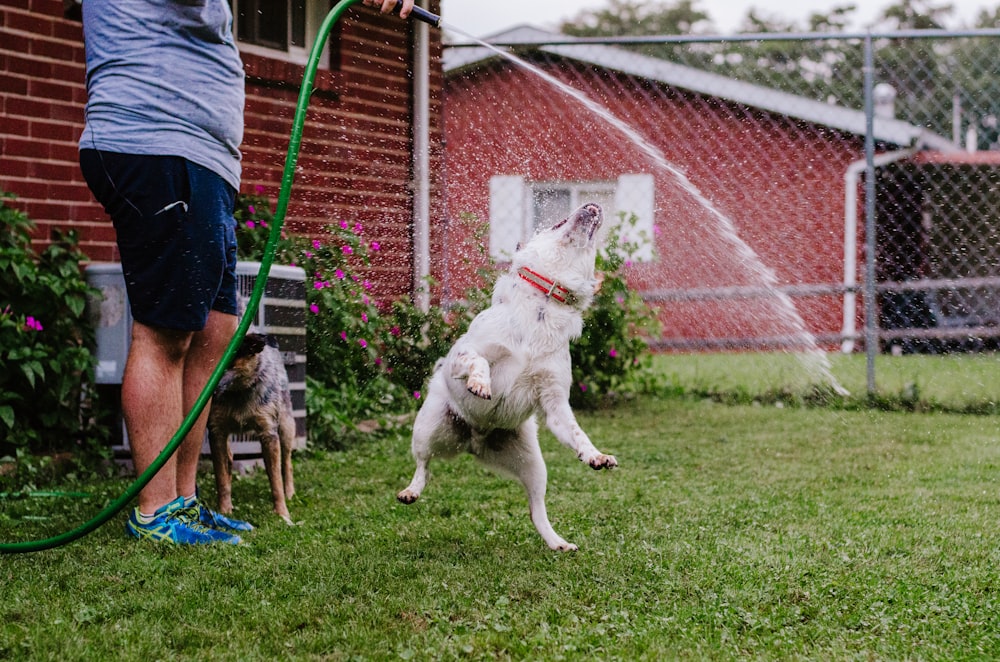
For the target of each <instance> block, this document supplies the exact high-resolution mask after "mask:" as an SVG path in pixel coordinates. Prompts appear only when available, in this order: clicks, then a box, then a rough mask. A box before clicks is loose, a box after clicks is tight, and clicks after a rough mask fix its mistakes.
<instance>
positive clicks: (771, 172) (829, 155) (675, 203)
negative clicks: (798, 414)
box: [439, 62, 863, 341]
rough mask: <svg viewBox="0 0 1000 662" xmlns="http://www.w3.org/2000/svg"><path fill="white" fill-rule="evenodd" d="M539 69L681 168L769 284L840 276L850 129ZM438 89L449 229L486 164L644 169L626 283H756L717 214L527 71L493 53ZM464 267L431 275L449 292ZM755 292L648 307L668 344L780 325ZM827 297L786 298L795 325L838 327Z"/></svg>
mask: <svg viewBox="0 0 1000 662" xmlns="http://www.w3.org/2000/svg"><path fill="white" fill-rule="evenodd" d="M546 70H547V72H548V73H550V74H552V75H553V76H556V77H559V78H561V79H563V80H565V81H567V82H568V83H569V84H570V85H571V86H572V87H574V88H575V89H578V90H580V91H582V92H584V93H585V94H586V95H587V96H589V97H590V98H592V99H595V100H597V101H598V102H599V103H600V104H601V105H602V106H605V107H606V108H607V109H608V110H610V111H611V112H612V113H613V114H614V115H615V116H617V117H619V118H624V119H626V120H627V124H628V125H629V126H630V127H631V128H632V129H634V130H635V131H636V132H638V133H639V134H641V135H642V136H644V137H646V139H647V140H648V141H649V142H650V143H651V144H652V145H654V146H655V147H656V148H657V149H659V150H660V151H661V152H662V153H663V155H664V156H665V158H666V160H667V161H668V162H669V163H670V164H672V165H674V166H677V167H678V168H679V169H680V170H682V171H683V172H684V173H686V175H687V177H688V178H689V179H690V181H691V182H693V183H694V184H695V185H696V186H697V188H698V189H700V191H701V192H702V194H704V196H705V197H706V198H708V199H709V200H711V201H712V202H713V203H714V205H715V206H716V208H717V210H718V211H719V212H720V213H721V214H722V216H724V217H725V218H726V219H729V220H730V221H731V222H732V224H733V227H734V228H735V230H736V231H737V234H738V236H739V237H740V239H741V240H742V241H744V242H746V244H747V245H748V246H749V247H750V248H751V249H752V250H753V251H754V252H755V253H756V254H757V255H759V257H760V260H761V262H762V263H763V265H766V268H769V269H771V270H773V273H774V278H775V280H776V282H777V283H778V284H779V285H793V284H837V283H840V282H842V280H843V238H844V183H843V182H844V179H843V176H844V172H845V171H846V169H847V167H848V165H849V164H850V163H851V162H852V161H855V160H856V159H858V158H860V157H861V156H862V154H863V152H862V148H863V139H862V138H861V137H858V136H849V135H844V134H841V133H838V132H836V131H832V130H830V129H828V128H826V127H822V126H817V125H811V124H806V123H801V122H796V121H794V120H791V119H789V118H787V117H784V116H781V115H777V114H773V113H764V112H759V111H756V110H754V109H749V108H745V107H739V106H736V105H734V104H730V103H725V102H722V101H720V100H718V99H714V98H710V97H703V96H699V95H695V94H691V93H687V92H684V91H682V90H676V89H670V88H667V87H665V86H661V85H656V84H651V83H648V82H643V81H636V80H633V79H631V78H628V77H625V76H620V75H617V74H613V73H608V72H602V73H600V74H595V73H594V72H593V71H592V70H590V69H583V68H578V67H576V66H574V65H573V64H572V63H566V62H561V63H559V66H558V67H555V66H546ZM445 94H446V104H445V108H444V112H445V137H446V140H447V145H448V152H447V158H446V168H447V174H446V182H447V199H448V222H449V227H451V228H453V234H458V233H461V232H462V230H461V227H462V224H461V223H460V222H459V221H458V218H459V215H460V214H462V213H463V212H470V213H472V214H474V215H476V217H478V218H479V219H481V220H486V219H488V217H489V180H490V177H491V176H493V175H514V174H517V175H523V176H524V177H525V178H526V179H528V180H535V181H546V180H579V181H595V180H614V179H615V178H617V176H618V175H620V174H622V173H635V172H649V173H652V174H654V176H655V180H656V191H655V195H656V225H657V230H658V233H657V236H656V239H655V245H656V251H657V253H658V258H657V259H656V260H655V261H654V262H652V263H649V264H645V265H642V266H637V267H634V268H632V269H631V270H630V272H629V281H630V284H631V285H632V286H634V287H635V288H637V289H638V290H639V291H641V292H643V293H645V294H647V295H655V294H656V293H657V292H662V291H664V290H672V291H674V292H676V290H678V289H680V288H712V287H729V286H741V285H754V284H757V283H760V282H761V278H760V274H759V273H757V269H756V268H755V266H754V265H751V264H750V263H749V262H748V261H747V260H746V259H744V258H743V256H741V255H740V254H739V251H740V250H741V249H740V248H739V247H738V246H735V245H732V244H730V243H729V242H727V240H726V239H725V238H724V234H725V233H722V232H720V230H719V228H720V219H719V218H718V217H717V216H715V215H714V214H712V213H710V212H709V211H707V210H706V209H705V208H703V207H702V206H701V205H699V204H698V203H697V202H696V201H695V200H694V198H693V197H692V196H691V195H690V194H689V193H687V192H685V191H684V190H683V189H682V187H681V186H679V185H678V182H677V180H676V179H675V177H674V176H673V175H671V174H670V173H669V172H668V171H666V170H664V169H663V168H660V167H657V166H654V165H653V162H652V161H651V159H650V158H649V156H647V154H646V153H645V152H644V151H643V150H641V149H639V148H637V147H636V146H635V145H634V144H633V143H632V142H631V141H630V140H629V139H627V138H626V137H625V135H624V134H623V133H622V132H621V131H619V130H618V129H616V128H614V127H613V126H612V125H611V124H609V123H608V122H605V121H602V120H597V119H596V118H595V116H593V115H592V113H590V112H589V111H587V110H585V109H583V107H582V106H580V105H579V104H577V102H575V101H572V100H570V99H568V98H567V97H565V96H564V95H562V94H561V93H559V92H557V91H556V90H555V89H554V88H552V87H551V85H549V84H548V83H546V82H545V81H543V80H542V79H540V78H539V77H537V76H535V75H534V74H532V73H530V72H526V71H524V70H522V69H520V68H515V67H512V66H507V65H505V64H500V65H497V64H494V65H491V66H488V67H485V68H482V69H479V70H477V71H475V72H473V73H468V74H465V75H462V76H449V78H448V80H447V83H446V91H445ZM722 222H724V221H722ZM860 241H862V240H860V239H859V242H860ZM461 243H462V242H461V241H459V240H457V239H452V241H451V242H450V244H451V245H452V246H455V247H458V246H460V245H461ZM465 254H466V255H468V254H470V253H469V251H468V250H467V249H465ZM859 257H860V256H859ZM447 263H448V264H449V265H454V264H455V263H456V259H454V258H452V259H449V260H447ZM477 264H478V265H481V264H482V261H478V262H477ZM473 268H474V267H473V265H470V266H468V267H467V268H465V269H464V270H459V269H455V268H454V266H453V267H452V268H451V270H450V272H449V273H448V274H447V275H445V274H441V275H440V276H439V277H446V276H447V277H450V278H452V280H453V284H452V286H451V287H450V291H452V292H462V291H463V289H464V286H465V285H467V284H468V283H471V282H472V281H471V280H470V275H471V273H472V270H473ZM768 301H769V302H765V303H763V304H762V303H761V300H759V299H748V300H745V301H719V300H704V301H676V300H675V301H670V302H668V303H665V304H663V307H662V321H663V323H664V329H663V336H664V338H665V339H668V340H673V341H684V340H695V339H720V338H740V337H757V338H769V337H773V338H778V337H782V336H787V335H788V333H789V332H790V331H791V329H790V328H789V326H788V324H787V323H786V322H785V321H782V320H781V319H780V315H778V314H767V313H765V314H763V315H762V314H761V306H762V305H764V306H772V307H773V306H774V305H775V304H774V301H773V300H770V299H769V300H768ZM841 303H842V297H841V296H833V295H829V296H819V297H810V298H800V299H796V306H797V308H798V311H799V313H800V314H801V315H802V317H803V318H804V319H805V322H806V326H807V328H808V330H809V331H811V332H813V333H814V334H818V335H820V336H823V335H826V334H831V335H835V334H837V333H839V332H840V327H841V322H842V320H841V316H842V307H841Z"/></svg>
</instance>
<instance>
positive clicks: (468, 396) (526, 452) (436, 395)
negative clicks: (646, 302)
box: [397, 204, 618, 550]
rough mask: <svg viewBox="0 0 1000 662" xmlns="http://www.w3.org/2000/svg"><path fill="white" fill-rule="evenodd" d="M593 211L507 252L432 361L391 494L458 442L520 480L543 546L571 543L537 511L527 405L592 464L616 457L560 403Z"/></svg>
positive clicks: (589, 272)
mask: <svg viewBox="0 0 1000 662" xmlns="http://www.w3.org/2000/svg"><path fill="white" fill-rule="evenodd" d="M602 220H603V213H602V211H601V208H600V207H599V206H597V205H595V204H586V205H584V206H582V207H580V208H579V209H577V210H576V211H575V212H573V214H572V215H571V216H570V217H569V218H567V219H566V220H564V221H562V222H561V223H559V224H557V225H555V226H553V227H551V228H549V229H547V230H543V231H541V232H539V233H538V234H536V235H535V236H534V238H532V239H531V241H529V242H528V244H527V245H526V246H525V247H524V248H522V249H520V250H519V251H518V252H517V253H516V254H515V255H514V258H513V262H512V264H511V266H510V270H509V271H508V272H507V273H505V274H504V275H502V276H501V277H500V278H499V279H498V280H497V283H496V287H495V288H494V290H493V299H492V304H491V306H490V307H489V308H487V309H486V310H484V311H483V312H481V313H479V315H477V316H476V318H475V319H473V320H472V323H471V324H470V325H469V329H468V331H467V332H466V333H465V335H463V336H462V337H461V338H459V339H458V341H457V342H456V343H455V345H454V347H452V348H451V351H449V352H448V355H447V356H445V357H444V359H442V360H441V361H439V362H438V364H437V366H436V367H435V369H434V375H433V376H432V377H431V382H430V385H429V387H428V390H427V399H426V400H425V402H424V404H423V406H422V407H421V409H420V411H419V413H418V414H417V418H416V420H415V421H414V424H413V446H412V450H413V457H414V459H415V460H416V462H417V469H416V472H415V473H414V475H413V480H412V481H411V482H410V485H409V486H408V487H407V488H406V489H404V490H403V491H402V492H400V493H399V494H398V495H397V498H398V499H399V500H400V501H402V502H403V503H413V502H414V501H416V500H417V499H418V498H419V497H420V492H421V491H422V490H423V489H424V485H425V484H426V482H427V464H428V462H429V461H430V459H431V458H432V457H435V456H443V457H451V456H454V455H455V454H457V453H459V452H461V451H467V452H470V453H472V454H473V455H474V456H476V457H477V458H479V460H481V461H482V462H483V463H484V464H486V465H488V466H490V467H493V468H495V469H499V470H502V471H504V472H507V473H509V474H512V475H513V476H514V477H516V478H517V479H519V480H520V481H521V483H523V484H524V488H525V490H526V491H527V493H528V507H529V509H530V512H531V521H532V522H533V523H534V524H535V528H536V529H538V533H539V534H541V536H542V538H543V539H544V540H545V542H546V544H548V546H549V547H551V548H552V549H556V550H575V549H577V547H576V545H573V544H572V543H569V542H566V541H565V540H563V538H562V537H560V536H559V534H557V533H556V532H555V531H554V530H553V529H552V525H551V524H550V523H549V518H548V515H547V514H546V511H545V486H546V480H547V474H546V469H545V461H544V459H543V458H542V452H541V449H540V448H539V446H538V424H537V423H536V421H535V413H536V412H538V411H541V412H544V414H545V419H546V423H547V425H548V427H549V429H550V430H551V431H552V433H553V434H554V435H555V436H556V438H557V439H558V440H559V441H560V442H561V443H562V444H563V445H565V446H567V447H569V448H571V449H572V450H573V451H575V452H576V455H577V457H578V458H580V460H582V461H583V462H586V463H587V464H589V465H590V466H591V467H593V468H594V469H606V468H610V467H615V466H617V465H618V462H617V461H616V460H615V458H614V457H613V456H611V455H604V454H603V453H601V452H600V451H599V450H597V449H596V448H595V447H594V445H593V444H592V443H591V442H590V439H589V438H588V437H587V434H586V433H585V432H584V431H583V430H582V429H581V428H580V426H579V424H577V422H576V418H575V417H574V416H573V411H572V409H570V406H569V389H570V382H571V381H572V373H571V369H570V354H569V341H570V340H572V339H574V338H577V337H579V335H580V333H581V332H582V330H583V317H582V313H583V311H584V310H585V309H586V308H587V306H589V305H590V302H591V300H592V299H593V297H594V293H595V291H596V290H597V287H598V286H599V280H598V278H597V277H596V275H595V273H594V258H595V255H596V253H597V230H598V228H599V227H600V225H601V222H602Z"/></svg>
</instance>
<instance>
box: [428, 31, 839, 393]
mask: <svg viewBox="0 0 1000 662" xmlns="http://www.w3.org/2000/svg"><path fill="white" fill-rule="evenodd" d="M442 27H446V28H447V29H448V30H450V31H454V32H456V33H458V34H461V35H462V36H464V37H466V38H468V39H469V40H470V41H473V42H475V43H478V44H479V45H481V46H483V47H484V48H486V49H489V50H490V51H493V52H494V53H496V54H497V55H499V56H500V57H503V58H505V59H507V60H509V61H510V62H513V63H514V64H516V65H517V66H519V67H522V68H524V69H525V70H527V71H530V72H531V73H532V74H534V75H536V76H538V77H539V78H541V79H543V80H544V81H546V82H547V83H549V84H550V85H552V86H553V87H555V88H556V89H557V90H559V91H560V92H561V93H562V94H564V95H566V96H568V97H570V98H571V99H573V100H574V101H576V102H578V103H579V104H581V105H582V106H583V107H584V108H586V109H587V110H589V111H590V112H591V113H593V114H594V115H596V116H598V117H600V118H601V119H602V120H603V121H605V122H607V123H608V124H609V125H610V126H611V127H613V128H614V129H615V130H617V131H618V132H620V133H621V134H622V135H624V136H625V137H626V138H627V139H628V140H629V141H631V143H632V144H634V145H635V146H636V147H637V148H638V149H640V150H641V151H642V152H643V153H645V154H646V155H647V156H648V157H649V158H650V159H651V160H652V161H653V163H655V164H656V166H657V167H658V168H660V169H661V170H662V171H664V172H667V173H669V174H670V175H671V176H672V177H673V179H674V181H675V182H676V183H677V185H678V186H680V188H681V189H682V190H683V191H684V192H685V193H686V194H688V195H689V196H691V198H692V199H694V201H695V202H697V203H698V204H699V205H700V206H701V207H703V208H704V209H705V210H706V211H707V212H708V213H709V214H710V215H711V217H712V218H714V219H715V220H716V225H715V230H716V232H717V233H718V235H719V237H720V238H721V239H722V240H723V241H724V242H725V243H726V244H727V245H729V246H730V247H731V248H732V250H733V251H734V252H735V253H736V255H737V256H738V257H739V258H740V261H741V262H742V264H743V265H745V267H746V268H747V269H748V270H749V271H750V273H751V275H752V276H753V277H754V278H755V279H756V280H757V281H758V282H759V283H760V284H761V285H762V286H763V287H764V289H765V290H766V291H767V293H768V295H769V296H770V297H772V298H773V299H774V300H775V302H776V305H775V313H776V315H777V316H778V318H779V319H780V321H781V323H782V324H783V325H785V326H786V327H787V328H788V329H790V330H791V334H792V336H793V338H794V341H795V344H796V345H797V346H799V347H801V348H802V349H801V350H800V351H799V352H798V353H797V356H798V358H799V360H800V361H801V362H802V364H803V366H804V367H805V369H806V370H807V371H808V373H809V374H811V375H814V376H816V377H819V378H820V379H821V380H822V381H824V382H826V383H827V384H829V385H830V387H831V388H832V389H833V390H834V392H836V393H838V394H839V395H848V391H847V389H845V388H844V387H843V386H841V385H840V383H839V382H838V381H837V379H836V378H835V377H834V376H833V373H832V372H831V370H830V361H829V359H828V358H827V356H826V352H824V351H823V350H822V349H820V347H819V346H818V345H817V343H816V339H815V337H814V336H813V335H812V334H811V333H810V332H809V331H808V329H806V325H805V321H804V320H803V319H802V316H801V315H800V314H799V312H798V310H797V309H796V307H795V304H794V303H793V302H792V299H791V297H789V296H788V295H787V294H785V293H784V292H782V291H781V290H780V289H779V287H778V278H777V276H776V275H775V273H774V271H773V270H772V269H770V268H769V267H768V266H767V265H765V264H764V263H763V261H762V260H761V259H760V256H758V255H757V253H756V251H754V250H753V248H751V247H750V245H749V244H747V243H746V242H745V241H743V239H742V238H741V237H740V235H739V232H737V230H736V226H735V224H734V223H733V221H732V219H730V218H729V217H728V216H726V215H725V214H724V213H722V211H720V210H719V209H718V208H717V207H716V206H715V205H714V204H713V203H712V201H711V200H709V199H708V198H706V197H705V195H704V194H703V193H702V192H701V191H700V190H699V189H698V187H697V186H695V185H694V183H693V182H691V180H690V179H688V177H687V175H686V174H685V173H684V171H683V170H681V169H680V168H679V167H678V166H676V165H674V164H673V163H670V162H669V161H668V160H667V159H666V157H665V156H664V155H663V152H661V151H660V150H659V149H658V148H657V147H656V146H655V145H653V144H651V143H650V142H649V141H648V140H646V139H645V138H644V137H643V136H642V135H641V134H640V133H639V132H637V131H636V130H635V129H633V128H632V126H631V125H629V124H628V123H626V122H624V121H622V120H621V119H620V118H618V117H617V116H615V115H614V114H613V113H611V112H610V111H609V110H608V109H607V108H605V107H604V106H602V105H601V104H599V103H597V102H596V101H594V100H593V99H591V98H590V97H589V96H587V95H586V94H584V93H583V92H581V91H580V90H578V89H575V88H573V87H571V86H569V85H567V84H566V83H564V82H563V81H561V80H559V79H558V78H555V77H554V76H552V75H551V74H549V73H548V72H546V71H544V70H542V69H539V68H538V67H536V66H534V65H533V64H531V63H530V62H526V61H524V60H522V59H521V58H519V57H517V56H516V55H514V54H513V53H510V52H509V51H506V50H504V49H501V48H498V47H496V46H494V45H492V44H490V43H487V42H485V41H482V40H481V39H477V38H476V37H473V36H472V35H470V34H468V33H467V32H464V31H462V30H459V29H457V28H454V27H453V26H451V25H446V24H444V23H442Z"/></svg>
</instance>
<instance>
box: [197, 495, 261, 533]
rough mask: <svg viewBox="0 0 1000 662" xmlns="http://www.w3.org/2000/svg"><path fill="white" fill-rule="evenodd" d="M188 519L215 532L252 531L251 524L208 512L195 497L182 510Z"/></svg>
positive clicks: (211, 511) (212, 511)
mask: <svg viewBox="0 0 1000 662" xmlns="http://www.w3.org/2000/svg"><path fill="white" fill-rule="evenodd" d="M184 510H185V511H186V512H187V514H188V517H190V518H191V519H193V520H195V521H196V522H199V523H201V525H202V526H206V527H208V528H209V529H213V530H215V531H253V524H251V523H250V522H244V521H243V520H238V519H233V518H231V517H226V516H225V515H223V514H221V513H217V512H215V511H214V510H210V509H209V508H207V507H205V505H204V504H202V502H201V501H200V500H199V499H198V498H197V497H195V500H194V503H193V504H191V505H190V506H187V507H186V508H184Z"/></svg>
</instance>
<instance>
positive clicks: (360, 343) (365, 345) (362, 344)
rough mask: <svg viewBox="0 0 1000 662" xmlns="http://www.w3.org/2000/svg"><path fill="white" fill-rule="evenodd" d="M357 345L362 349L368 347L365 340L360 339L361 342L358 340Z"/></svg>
mask: <svg viewBox="0 0 1000 662" xmlns="http://www.w3.org/2000/svg"><path fill="white" fill-rule="evenodd" d="M358 344H359V345H361V346H362V347H368V341H367V340H365V339H364V338H362V339H361V340H359V341H358Z"/></svg>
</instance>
